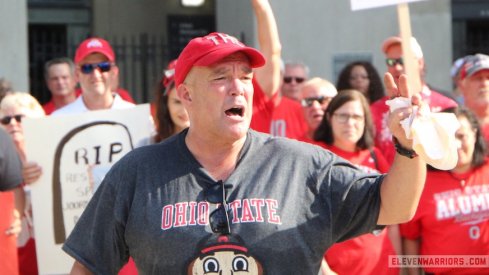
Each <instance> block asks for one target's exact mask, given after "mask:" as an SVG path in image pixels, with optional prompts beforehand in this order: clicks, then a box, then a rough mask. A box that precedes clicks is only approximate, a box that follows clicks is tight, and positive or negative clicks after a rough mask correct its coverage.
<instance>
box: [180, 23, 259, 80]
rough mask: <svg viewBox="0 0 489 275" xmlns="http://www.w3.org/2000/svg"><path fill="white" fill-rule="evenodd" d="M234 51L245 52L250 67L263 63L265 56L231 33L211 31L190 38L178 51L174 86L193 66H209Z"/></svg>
mask: <svg viewBox="0 0 489 275" xmlns="http://www.w3.org/2000/svg"><path fill="white" fill-rule="evenodd" d="M235 52H243V53H244V54H246V55H247V56H248V58H249V59H250V64H251V67H252V68H258V67H261V66H263V65H265V57H263V55H262V54H261V53H260V52H259V51H258V50H256V49H254V48H251V47H247V46H246V45H244V44H243V43H241V42H240V41H239V40H238V39H237V38H235V37H233V36H231V35H228V34H224V33H218V32H213V33H210V34H208V35H206V36H203V37H196V38H194V39H192V40H190V42H189V43H188V44H187V46H185V48H184V49H183V51H182V52H181V53H180V56H179V57H178V62H177V65H176V67H175V86H176V87H178V86H179V85H180V84H182V82H183V81H184V80H185V78H186V77H187V74H188V72H189V71H190V69H192V67H193V66H210V65H212V64H214V63H216V62H217V61H219V60H221V59H223V58H224V57H226V56H228V55H231V54H233V53H235Z"/></svg>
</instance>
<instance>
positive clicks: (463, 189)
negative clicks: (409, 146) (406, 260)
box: [400, 108, 489, 274]
mask: <svg viewBox="0 0 489 275" xmlns="http://www.w3.org/2000/svg"><path fill="white" fill-rule="evenodd" d="M449 112H452V113H454V114H455V115H456V116H457V118H458V121H459V122H460V124H461V127H460V128H459V129H458V130H457V132H456V134H455V136H456V138H457V140H458V142H459V148H458V151H457V153H458V162H457V165H456V166H455V168H454V169H452V170H450V171H439V170H432V171H428V174H427V178H426V184H425V188H424V190H423V193H422V195H421V199H420V202H419V205H418V209H417V211H416V214H415V216H414V218H413V219H412V220H411V221H410V222H408V223H405V224H401V226H400V229H401V234H402V236H403V238H404V239H403V242H404V248H405V254H408V255H451V256H452V257H454V256H455V257H456V256H457V255H463V256H468V255H489V220H488V219H489V209H488V207H487V203H486V202H487V198H488V197H489V159H488V158H487V156H486V144H485V142H484V138H483V137H482V133H481V128H480V124H479V122H478V121H477V118H476V117H475V115H474V114H473V113H472V112H471V111H470V110H468V109H466V108H453V109H450V110H449ZM485 267H486V268H480V267H479V268H477V267H472V268H471V267H461V266H459V265H451V266H450V265H449V266H446V267H443V268H436V267H433V266H425V267H424V268H423V269H424V271H425V272H426V273H432V274H487V272H488V269H487V266H485ZM416 271H417V272H419V270H416Z"/></svg>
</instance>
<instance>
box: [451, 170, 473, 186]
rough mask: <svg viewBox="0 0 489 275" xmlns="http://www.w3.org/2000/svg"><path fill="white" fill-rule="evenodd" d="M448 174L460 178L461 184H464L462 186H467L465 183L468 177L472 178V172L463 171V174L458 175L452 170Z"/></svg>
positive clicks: (456, 178)
mask: <svg viewBox="0 0 489 275" xmlns="http://www.w3.org/2000/svg"><path fill="white" fill-rule="evenodd" d="M448 174H449V175H450V177H452V178H453V179H455V180H458V181H459V183H460V186H462V187H465V183H467V179H468V178H470V176H471V174H470V173H462V174H461V176H457V175H456V174H454V173H453V172H452V171H448Z"/></svg>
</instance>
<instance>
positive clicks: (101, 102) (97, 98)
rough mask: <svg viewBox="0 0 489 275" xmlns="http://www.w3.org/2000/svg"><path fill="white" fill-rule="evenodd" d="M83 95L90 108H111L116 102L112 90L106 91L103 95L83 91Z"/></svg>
mask: <svg viewBox="0 0 489 275" xmlns="http://www.w3.org/2000/svg"><path fill="white" fill-rule="evenodd" d="M81 96H82V100H83V103H85V106H86V107H87V109H88V110H105V109H110V108H111V107H112V104H113V103H114V96H113V95H112V93H111V92H106V93H104V94H103V95H99V94H89V93H86V92H82V95H81Z"/></svg>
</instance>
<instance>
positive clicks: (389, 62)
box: [385, 57, 404, 67]
mask: <svg viewBox="0 0 489 275" xmlns="http://www.w3.org/2000/svg"><path fill="white" fill-rule="evenodd" d="M385 64H387V66H389V67H394V66H396V65H397V64H399V65H401V66H402V65H404V61H403V60H402V57H401V58H386V59H385Z"/></svg>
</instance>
